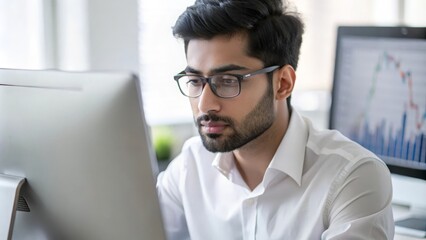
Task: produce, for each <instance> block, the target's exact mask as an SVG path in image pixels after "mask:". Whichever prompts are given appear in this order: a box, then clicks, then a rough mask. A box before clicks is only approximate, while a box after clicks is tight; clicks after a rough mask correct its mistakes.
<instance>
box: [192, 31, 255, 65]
mask: <svg viewBox="0 0 426 240" xmlns="http://www.w3.org/2000/svg"><path fill="white" fill-rule="evenodd" d="M247 43H248V40H247V37H246V35H244V34H236V35H232V36H225V35H220V36H216V37H214V38H212V39H192V40H190V41H189V43H188V47H187V54H186V57H187V63H188V66H189V67H191V68H193V69H197V70H200V71H201V72H205V73H208V71H210V70H211V69H214V68H218V67H220V66H224V65H237V66H242V67H246V68H255V67H259V66H260V67H261V66H262V65H263V64H262V62H261V61H260V60H259V59H257V58H254V57H251V56H249V55H248V54H247Z"/></svg>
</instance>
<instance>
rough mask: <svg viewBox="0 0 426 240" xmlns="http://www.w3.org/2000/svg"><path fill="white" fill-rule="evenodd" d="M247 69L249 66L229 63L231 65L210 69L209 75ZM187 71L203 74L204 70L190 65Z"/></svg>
mask: <svg viewBox="0 0 426 240" xmlns="http://www.w3.org/2000/svg"><path fill="white" fill-rule="evenodd" d="M246 69H248V68H246V67H243V66H240V65H235V64H229V65H224V66H220V67H217V68H213V69H212V70H210V72H209V75H212V74H218V73H224V72H229V71H236V70H246ZM185 72H186V73H193V74H199V75H202V72H201V71H200V70H197V69H194V68H192V67H190V66H187V67H186V68H185Z"/></svg>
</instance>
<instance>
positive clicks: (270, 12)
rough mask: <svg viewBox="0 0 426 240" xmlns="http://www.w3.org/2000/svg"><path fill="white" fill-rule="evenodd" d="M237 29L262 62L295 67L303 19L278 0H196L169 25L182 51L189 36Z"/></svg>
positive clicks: (203, 36) (205, 36)
mask: <svg viewBox="0 0 426 240" xmlns="http://www.w3.org/2000/svg"><path fill="white" fill-rule="evenodd" d="M238 33H243V34H247V36H248V47H247V48H248V49H247V54H248V55H249V56H252V57H255V58H258V59H260V60H261V61H262V62H263V63H264V66H272V65H279V66H284V65H287V64H289V65H291V66H292V67H293V68H294V69H296V68H297V62H298V59H299V52H300V46H301V44H302V34H303V23H302V21H301V19H300V17H299V15H298V14H297V13H295V12H290V11H287V6H286V5H285V6H284V5H283V2H282V1H281V0H197V1H196V2H195V3H194V5H192V6H190V7H188V8H187V9H186V11H185V12H183V13H182V14H181V15H180V17H179V18H178V20H177V21H176V24H175V26H174V27H173V35H174V36H175V37H178V38H182V39H183V40H184V43H185V52H186V50H187V46H188V43H189V41H190V40H191V39H211V38H213V37H215V36H218V35H229V36H232V35H234V34H238Z"/></svg>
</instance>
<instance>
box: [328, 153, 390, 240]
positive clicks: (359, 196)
mask: <svg viewBox="0 0 426 240" xmlns="http://www.w3.org/2000/svg"><path fill="white" fill-rule="evenodd" d="M332 188H334V189H332V191H330V193H331V194H330V196H329V198H328V203H327V205H328V207H327V208H326V213H325V214H324V222H325V224H326V226H328V228H327V230H326V231H324V232H323V234H322V236H321V239H324V240H337V239H375V240H380V239H393V236H394V220H393V215H392V205H391V202H392V183H391V177H390V173H389V170H388V168H387V167H386V165H385V164H384V163H383V162H381V161H378V160H375V159H371V158H370V159H365V160H364V161H360V162H359V163H357V164H356V165H354V166H351V168H350V169H345V170H344V171H343V173H342V175H341V177H340V179H337V180H336V182H335V185H333V186H332Z"/></svg>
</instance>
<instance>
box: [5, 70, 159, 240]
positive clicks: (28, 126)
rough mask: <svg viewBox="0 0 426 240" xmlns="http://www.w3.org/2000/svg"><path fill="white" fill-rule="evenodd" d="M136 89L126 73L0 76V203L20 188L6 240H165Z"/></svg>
mask: <svg viewBox="0 0 426 240" xmlns="http://www.w3.org/2000/svg"><path fill="white" fill-rule="evenodd" d="M139 87H140V86H139V82H138V80H137V78H136V77H135V76H133V75H132V74H127V73H112V72H103V73H101V72H96V73H95V72H91V73H88V72H86V73H76V72H74V73H73V72H61V71H29V70H8V69H0V196H2V194H3V195H6V194H7V190H6V185H7V184H8V180H7V179H8V177H9V176H11V177H20V178H25V183H23V184H22V187H21V189H20V192H18V195H20V198H19V201H18V202H19V204H21V205H20V207H14V209H16V208H18V211H17V212H16V214H15V217H14V221H11V222H12V227H13V228H12V231H13V232H12V233H13V235H12V239H32V240H38V239H164V234H163V226H162V219H161V212H160V207H159V204H158V199H157V194H156V190H155V173H156V171H157V170H156V168H155V166H156V165H155V163H156V161H155V158H154V157H153V156H154V155H153V154H152V150H151V149H152V148H151V145H150V138H149V134H148V133H149V132H148V129H147V126H146V124H145V121H144V115H143V109H142V102H141V96H140V93H139V92H140V91H139ZM5 179H6V180H5ZM2 180H4V181H2ZM5 199H6V198H1V200H0V201H1V202H2V204H3V203H5V202H7V201H5ZM2 204H0V207H2V206H3V210H4V209H7V207H4V204H3V205H2ZM5 215H6V213H4V211H3V212H2V218H3V219H4V216H5ZM6 224H7V223H6ZM0 225H3V226H0V234H3V235H2V236H1V238H2V239H6V237H4V236H5V235H4V234H5V232H7V230H5V229H6V228H7V227H5V226H4V225H5V223H4V221H0ZM6 234H8V233H6ZM9 236H10V234H9Z"/></svg>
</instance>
